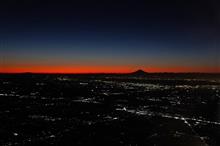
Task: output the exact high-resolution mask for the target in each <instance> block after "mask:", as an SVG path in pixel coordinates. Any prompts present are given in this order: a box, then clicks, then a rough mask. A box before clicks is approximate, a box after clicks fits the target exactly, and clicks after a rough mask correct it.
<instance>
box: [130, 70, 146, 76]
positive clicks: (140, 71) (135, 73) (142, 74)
mask: <svg viewBox="0 0 220 146" xmlns="http://www.w3.org/2000/svg"><path fill="white" fill-rule="evenodd" d="M131 74H132V75H135V76H145V75H147V72H145V71H143V70H141V69H139V70H137V71H135V72H133V73H131Z"/></svg>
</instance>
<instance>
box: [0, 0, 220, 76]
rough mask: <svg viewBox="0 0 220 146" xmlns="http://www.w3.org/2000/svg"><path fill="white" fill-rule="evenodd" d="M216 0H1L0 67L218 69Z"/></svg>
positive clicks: (219, 27)
mask: <svg viewBox="0 0 220 146" xmlns="http://www.w3.org/2000/svg"><path fill="white" fill-rule="evenodd" d="M219 46H220V3H219V2H218V0H206V1H205V0H198V1H195V0H189V1H187V0H177V1H166V0H161V1H160V0H159V1H158V0H152V1H147V0H124V1H120V0H115V1H113V0H105V1H104V0H102V1H96V0H90V1H84V0H72V1H66V0H60V1H58V0H51V1H49V0H44V1H41V0H1V2H0V72H48V73H50V72H53V73H54V72H59V73H79V72H80V73H92V72H93V73H94V72H131V71H135V70H137V69H144V70H145V71H147V72H220V48H219Z"/></svg>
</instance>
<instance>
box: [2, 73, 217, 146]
mask: <svg viewBox="0 0 220 146" xmlns="http://www.w3.org/2000/svg"><path fill="white" fill-rule="evenodd" d="M219 138H220V74H195V73H191V74H174V73H173V74H171V73H158V74H153V73H149V74H147V73H144V72H142V71H138V72H135V73H132V74H32V73H24V74H0V145H2V146H12V145H22V146H23V145H24V146H26V145H31V146H39V145H61V146H70V145H74V146H75V145H96V146H98V145H100V146H101V145H102V146H103V145H111V146H114V145H126V146H142V145H149V146H207V145H209V146H219V145H220V139H219Z"/></svg>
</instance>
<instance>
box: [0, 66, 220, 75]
mask: <svg viewBox="0 0 220 146" xmlns="http://www.w3.org/2000/svg"><path fill="white" fill-rule="evenodd" d="M138 69H143V70H144V71H146V72H149V73H153V72H177V73H181V72H204V73H220V68H218V67H179V66H178V67H149V68H145V67H137V66H129V67H128V66H76V67H70V66H36V65H35V66H19V67H18V66H3V68H0V72H2V73H24V72H32V73H130V72H134V71H136V70H138Z"/></svg>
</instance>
